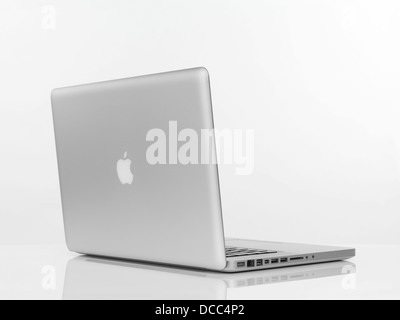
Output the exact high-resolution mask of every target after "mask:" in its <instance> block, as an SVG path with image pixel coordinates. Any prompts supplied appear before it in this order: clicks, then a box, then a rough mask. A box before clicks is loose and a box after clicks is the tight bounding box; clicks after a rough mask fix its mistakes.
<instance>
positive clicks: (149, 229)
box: [52, 68, 226, 270]
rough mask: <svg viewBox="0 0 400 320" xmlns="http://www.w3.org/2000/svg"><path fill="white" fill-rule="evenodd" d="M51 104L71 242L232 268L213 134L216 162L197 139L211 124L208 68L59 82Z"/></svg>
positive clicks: (103, 251) (119, 253) (104, 251)
mask: <svg viewBox="0 0 400 320" xmlns="http://www.w3.org/2000/svg"><path fill="white" fill-rule="evenodd" d="M52 108H53V118H54V127H55V136H56V145H57V158H58V167H59V176H60V185H61V194H62V206H63V215H64V225H65V233H66V240H67V245H68V248H69V249H70V250H71V251H74V252H78V253H84V254H91V255H97V256H108V257H116V258H123V259H133V260H141V261H151V262H156V263H166V264H173V265H182V266H189V267H196V268H205V269H213V270H221V269H224V268H225V266H226V258H225V241H224V233H223V223H222V212H221V200H220V190H219V180H218V168H217V165H216V164H215V162H214V161H212V153H213V152H214V151H215V145H214V140H213V139H211V140H209V141H210V144H209V145H208V146H206V147H208V150H211V158H210V161H202V157H203V160H205V158H204V154H202V155H201V154H200V153H201V150H200V149H201V146H200V145H201V143H200V141H198V145H199V148H198V153H196V152H195V147H193V146H194V145H195V142H196V136H195V135H194V133H197V140H201V139H200V138H199V137H201V135H202V134H203V133H204V132H207V130H208V131H209V132H212V130H213V128H214V126H213V114H212V105H211V93H210V84H209V75H208V72H207V71H206V70H205V69H204V68H196V69H190V70H183V71H176V72H169V73H163V74H157V75H150V76H143V77H137V78H131V79H124V80H116V81H109V82H104V83H96V84H89V85H82V86H75V87H69V88H62V89H56V90H54V91H53V92H52ZM202 130H203V131H202ZM203 147H204V146H203ZM206 149H207V148H204V150H206ZM196 158H197V159H198V161H197V162H196V161H195V159H196ZM202 163H204V164H202Z"/></svg>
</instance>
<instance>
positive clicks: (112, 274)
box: [63, 256, 356, 300]
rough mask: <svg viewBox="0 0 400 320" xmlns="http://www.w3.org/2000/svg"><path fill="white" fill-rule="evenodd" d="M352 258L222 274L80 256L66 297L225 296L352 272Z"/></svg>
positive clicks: (71, 263) (67, 281)
mask: <svg viewBox="0 0 400 320" xmlns="http://www.w3.org/2000/svg"><path fill="white" fill-rule="evenodd" d="M355 272H356V267H355V265H354V264H352V263H350V262H333V263H326V264H316V265H308V266H299V267H292V268H283V269H274V270H265V271H256V272H250V273H249V272H247V273H236V274H226V273H224V274H222V273H216V272H204V271H197V270H188V269H181V268H171V267H167V266H156V265H149V264H142V263H132V262H125V261H119V260H111V259H103V258H94V257H88V256H80V257H77V258H75V259H72V260H70V261H69V262H68V265H67V270H66V274H65V282H64V291H63V299H64V300H226V299H227V289H228V288H243V287H250V286H260V285H268V284H275V283H282V282H291V281H301V280H309V279H317V278H325V277H334V276H339V275H346V274H352V273H355Z"/></svg>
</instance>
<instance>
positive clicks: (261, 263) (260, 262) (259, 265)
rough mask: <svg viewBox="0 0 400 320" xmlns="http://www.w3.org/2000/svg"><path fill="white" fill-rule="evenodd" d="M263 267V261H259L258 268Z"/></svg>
mask: <svg viewBox="0 0 400 320" xmlns="http://www.w3.org/2000/svg"><path fill="white" fill-rule="evenodd" d="M262 265H263V261H262V259H260V260H257V267H261V266H262Z"/></svg>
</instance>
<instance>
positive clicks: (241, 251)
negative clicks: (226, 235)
mask: <svg viewBox="0 0 400 320" xmlns="http://www.w3.org/2000/svg"><path fill="white" fill-rule="evenodd" d="M225 253H226V257H227V258H233V257H244V256H253V255H258V254H273V253H278V252H277V251H272V250H260V249H248V248H237V247H226V248H225Z"/></svg>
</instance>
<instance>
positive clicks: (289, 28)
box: [0, 0, 400, 244]
mask: <svg viewBox="0 0 400 320" xmlns="http://www.w3.org/2000/svg"><path fill="white" fill-rule="evenodd" d="M47 5H50V6H53V7H46V6H47ZM43 8H44V9H43ZM48 8H50V9H51V8H54V9H55V13H56V29H55V30H49V29H46V28H44V27H45V26H46V20H44V19H45V18H46V15H45V14H43V13H42V10H44V11H43V12H48V11H47V9H48ZM399 36H400V3H399V1H398V0H393V1H391V0H335V1H334V0H252V1H247V0H240V1H239V0H201V1H192V0H168V1H165V0H113V1H106V0H93V1H89V0H79V1H78V0H73V1H71V0H70V1H55V0H47V1H38V0H35V1H32V0H0V146H1V147H0V244H54V243H63V241H64V237H63V227H62V213H61V204H60V195H59V185H58V175H57V166H56V155H55V144H54V137H53V125H52V117H51V107H50V100H49V97H50V91H51V89H53V88H54V87H60V86H66V85H73V84H79V83H88V82H96V81H102V80H108V79H115V78H124V77H131V76H136V75H142V74H148V73H155V72H161V71H169V70H174V69H183V68H189V67H194V66H205V67H207V68H208V69H209V71H210V73H211V77H212V89H213V98H214V109H215V110H214V111H215V118H216V119H215V120H216V126H217V127H218V128H221V129H222V128H243V129H255V130H256V139H257V140H256V170H255V173H254V175H252V176H248V177H237V176H235V175H234V170H233V168H228V167H227V168H222V169H221V184H222V195H223V203H224V215H225V225H226V230H227V234H228V235H230V236H239V237H246V238H253V239H264V240H284V241H296V242H313V243H326V244H344V243H353V244H361V243H372V244H386V243H399V242H400V236H399V232H398V229H399V224H400V223H399V222H400V217H399V214H400V126H399V121H400V90H399V89H400V62H399V61H400V59H399V57H400V41H399V39H400V37H399Z"/></svg>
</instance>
